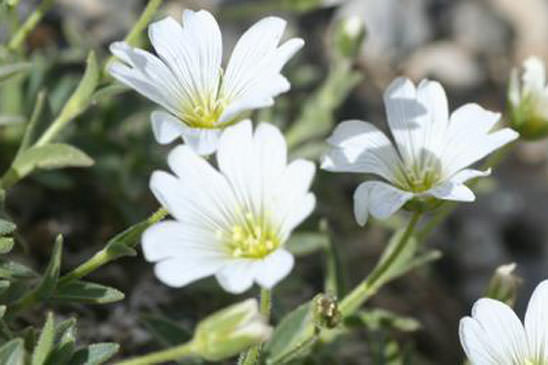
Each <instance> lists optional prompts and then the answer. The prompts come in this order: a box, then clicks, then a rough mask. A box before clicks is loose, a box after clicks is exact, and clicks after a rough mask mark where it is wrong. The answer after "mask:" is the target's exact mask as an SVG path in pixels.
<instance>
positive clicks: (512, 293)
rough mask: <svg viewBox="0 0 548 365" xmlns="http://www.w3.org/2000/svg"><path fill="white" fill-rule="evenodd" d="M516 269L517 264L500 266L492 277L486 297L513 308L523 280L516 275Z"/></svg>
mask: <svg viewBox="0 0 548 365" xmlns="http://www.w3.org/2000/svg"><path fill="white" fill-rule="evenodd" d="M515 269H516V264H515V263H511V264H506V265H501V266H499V267H498V268H497V269H496V270H495V273H494V274H493V276H492V277H491V281H490V282H489V286H488V287H487V293H486V296H487V297H489V298H493V299H497V300H500V301H501V302H504V303H506V304H508V305H509V306H513V305H514V303H515V301H516V295H517V290H518V286H519V285H520V284H521V278H520V277H519V276H517V275H516V274H515V273H514V270H515Z"/></svg>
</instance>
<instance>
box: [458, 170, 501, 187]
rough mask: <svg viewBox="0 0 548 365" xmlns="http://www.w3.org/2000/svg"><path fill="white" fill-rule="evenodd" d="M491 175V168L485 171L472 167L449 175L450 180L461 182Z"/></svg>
mask: <svg viewBox="0 0 548 365" xmlns="http://www.w3.org/2000/svg"><path fill="white" fill-rule="evenodd" d="M489 175H491V169H487V170H485V171H480V170H474V169H464V170H461V171H459V172H457V173H456V174H455V175H453V176H452V177H451V179H450V180H451V181H452V182H454V183H456V184H457V183H458V184H462V183H465V182H467V181H468V180H471V179H475V178H477V177H485V176H489Z"/></svg>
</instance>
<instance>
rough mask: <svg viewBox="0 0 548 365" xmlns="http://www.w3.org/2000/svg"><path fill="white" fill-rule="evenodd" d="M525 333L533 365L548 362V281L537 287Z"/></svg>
mask: <svg viewBox="0 0 548 365" xmlns="http://www.w3.org/2000/svg"><path fill="white" fill-rule="evenodd" d="M525 332H526V333H527V339H528V341H529V348H530V349H531V352H532V353H531V356H532V358H531V360H532V361H533V363H538V364H544V363H547V362H548V280H544V281H543V282H541V283H540V284H539V285H537V287H536V289H535V291H534V292H533V295H532V296H531V299H530V300H529V305H528V306H527V312H526V313H525Z"/></svg>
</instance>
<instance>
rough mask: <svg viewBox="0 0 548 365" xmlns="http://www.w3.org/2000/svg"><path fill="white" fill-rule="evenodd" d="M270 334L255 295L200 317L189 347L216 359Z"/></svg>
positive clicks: (264, 339) (208, 358)
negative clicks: (205, 316) (202, 318)
mask: <svg viewBox="0 0 548 365" xmlns="http://www.w3.org/2000/svg"><path fill="white" fill-rule="evenodd" d="M271 334H272V327H270V326H269V325H268V323H267V322H266V319H265V317H264V316H263V315H261V314H260V313H259V305H258V304H257V301H256V300H255V299H248V300H246V301H244V302H241V303H238V304H234V305H232V306H230V307H228V308H225V309H222V310H220V311H218V312H216V313H214V314H212V315H210V316H209V317H207V318H205V319H204V320H202V321H201V322H200V323H199V324H198V326H197V327H196V331H195V335H194V339H193V341H192V342H193V349H194V352H195V353H196V354H197V355H200V356H201V357H203V358H204V359H206V360H209V361H219V360H222V359H226V358H228V357H231V356H234V355H236V354H238V353H240V352H243V351H245V350H246V349H248V348H250V347H251V346H255V345H258V344H260V343H263V342H265V341H266V340H268V339H269V338H270V335H271Z"/></svg>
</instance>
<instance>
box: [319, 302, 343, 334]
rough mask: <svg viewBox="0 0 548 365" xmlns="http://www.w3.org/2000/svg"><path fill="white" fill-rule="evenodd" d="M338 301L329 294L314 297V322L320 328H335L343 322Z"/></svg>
mask: <svg viewBox="0 0 548 365" xmlns="http://www.w3.org/2000/svg"><path fill="white" fill-rule="evenodd" d="M341 318H342V317H341V312H339V307H338V305H337V299H336V298H335V297H334V296H332V295H328V294H318V295H316V297H314V322H315V323H316V326H318V327H320V328H335V327H337V326H338V325H339V323H340V322H341Z"/></svg>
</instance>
